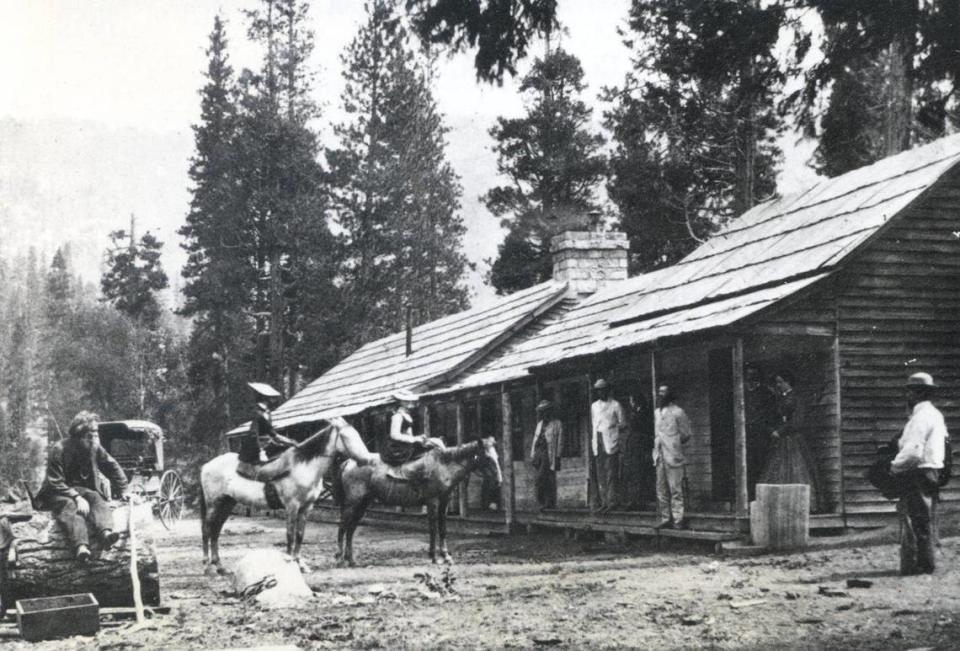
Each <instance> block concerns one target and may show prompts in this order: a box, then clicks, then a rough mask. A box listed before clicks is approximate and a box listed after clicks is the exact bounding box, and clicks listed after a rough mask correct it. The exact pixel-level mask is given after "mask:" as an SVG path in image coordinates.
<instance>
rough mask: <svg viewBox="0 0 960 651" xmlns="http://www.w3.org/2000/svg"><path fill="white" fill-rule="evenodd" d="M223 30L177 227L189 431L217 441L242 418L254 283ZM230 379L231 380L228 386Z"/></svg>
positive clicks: (217, 24) (217, 37) (217, 28)
mask: <svg viewBox="0 0 960 651" xmlns="http://www.w3.org/2000/svg"><path fill="white" fill-rule="evenodd" d="M227 45H228V43H227V36H226V27H225V25H224V23H223V21H222V19H221V18H220V17H219V16H217V17H216V18H214V23H213V29H212V31H211V33H210V37H209V45H208V47H207V70H206V84H205V85H204V87H203V88H202V89H201V91H200V95H201V101H200V111H201V114H200V123H199V124H197V125H195V126H194V127H193V131H194V146H195V150H194V155H193V157H192V159H191V162H190V169H189V176H190V180H191V183H192V188H191V195H192V196H191V201H190V211H189V213H188V214H187V219H186V224H185V225H184V227H183V228H181V230H180V234H181V235H182V236H183V238H184V244H183V247H184V248H185V249H186V251H187V253H188V256H189V257H188V259H187V264H186V265H185V266H184V269H183V277H184V279H185V280H186V283H185V285H184V288H183V292H184V296H185V302H184V306H183V308H182V310H181V311H182V313H183V314H185V315H187V316H191V317H193V318H194V322H193V329H192V331H191V336H190V343H189V350H190V354H189V360H190V363H189V368H188V371H187V373H188V382H189V385H190V387H191V392H192V395H191V404H192V406H193V410H194V413H195V414H196V418H195V419H194V422H193V423H192V425H191V429H192V431H193V433H194V434H195V435H196V437H197V438H199V439H203V442H204V443H207V444H212V443H214V442H215V441H216V439H217V438H218V437H219V434H220V432H222V431H223V430H224V429H225V428H226V427H228V426H229V425H231V424H232V423H233V421H234V420H235V419H234V416H233V414H235V413H238V412H239V413H242V411H241V409H242V406H243V402H244V401H243V398H244V393H243V390H242V388H243V384H242V380H243V379H244V378H245V377H248V376H249V375H250V370H249V366H250V364H251V363H252V345H253V339H254V336H255V333H254V330H253V328H252V323H251V321H252V319H250V318H249V314H250V312H252V311H253V308H252V304H251V302H252V300H253V295H254V291H255V288H256V283H257V276H256V268H255V267H254V266H253V265H252V264H251V262H250V258H251V255H252V249H253V229H252V228H251V226H250V224H249V223H248V222H247V220H245V219H244V217H245V214H244V212H243V210H242V199H243V196H244V194H243V192H242V188H241V187H240V185H239V181H240V178H241V176H240V174H239V163H238V157H239V155H240V154H239V152H238V147H237V140H238V130H239V117H238V109H237V102H238V99H237V94H238V89H237V88H236V85H235V81H234V77H233V69H232V67H231V66H230V63H229V57H228V53H227ZM231 379H232V381H231Z"/></svg>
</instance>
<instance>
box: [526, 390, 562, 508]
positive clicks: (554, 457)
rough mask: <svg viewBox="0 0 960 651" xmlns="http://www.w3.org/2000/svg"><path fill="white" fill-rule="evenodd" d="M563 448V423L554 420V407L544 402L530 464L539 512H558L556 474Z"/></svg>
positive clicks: (538, 412) (541, 403)
mask: <svg viewBox="0 0 960 651" xmlns="http://www.w3.org/2000/svg"><path fill="white" fill-rule="evenodd" d="M562 446H563V423H561V422H560V419H559V418H557V417H556V416H554V413H553V405H552V404H551V403H550V402H549V401H548V400H542V401H541V402H540V404H538V405H537V429H536V430H535V431H534V433H533V446H532V447H531V449H530V463H531V465H532V466H533V469H534V473H535V474H534V477H535V479H534V482H535V483H534V486H535V488H536V493H537V504H539V505H540V510H541V511H543V510H544V509H555V508H557V471H558V470H560V454H561V448H562Z"/></svg>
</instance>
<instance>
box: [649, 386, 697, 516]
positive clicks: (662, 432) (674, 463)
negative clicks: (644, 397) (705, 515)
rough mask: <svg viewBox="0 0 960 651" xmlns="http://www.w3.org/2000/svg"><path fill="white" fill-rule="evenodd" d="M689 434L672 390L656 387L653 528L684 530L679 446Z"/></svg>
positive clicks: (687, 419)
mask: <svg viewBox="0 0 960 651" xmlns="http://www.w3.org/2000/svg"><path fill="white" fill-rule="evenodd" d="M691 436H692V434H691V429H690V419H689V418H687V414H686V412H684V411H683V409H681V408H680V406H679V405H677V403H676V401H675V398H674V393H673V389H672V387H670V386H668V385H666V384H662V385H660V386H659V387H658V388H657V410H656V411H655V412H654V440H653V465H654V466H656V469H657V505H658V508H659V511H660V522H659V523H658V524H657V527H656V528H657V529H664V528H666V529H669V528H671V527H672V528H676V529H686V528H687V520H686V518H685V517H684V510H683V474H684V466H685V465H686V463H687V459H686V457H685V456H684V453H683V446H684V445H685V444H686V443H687V441H689V440H690V438H691Z"/></svg>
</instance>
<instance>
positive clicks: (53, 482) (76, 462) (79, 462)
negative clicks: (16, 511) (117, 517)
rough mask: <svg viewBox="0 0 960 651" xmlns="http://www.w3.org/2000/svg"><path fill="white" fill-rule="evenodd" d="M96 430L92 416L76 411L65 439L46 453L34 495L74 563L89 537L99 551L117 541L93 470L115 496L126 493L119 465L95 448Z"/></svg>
mask: <svg viewBox="0 0 960 651" xmlns="http://www.w3.org/2000/svg"><path fill="white" fill-rule="evenodd" d="M99 430H100V418H99V417H98V416H97V415H96V414H94V413H91V412H89V411H81V412H80V413H78V414H77V415H76V416H74V418H73V420H72V421H71V422H70V428H69V430H68V431H69V433H70V438H68V439H66V440H64V441H60V442H59V443H57V444H55V445H54V446H53V447H51V448H50V452H49V453H48V454H47V476H46V478H44V480H43V485H42V486H41V487H40V492H39V493H38V494H37V500H38V501H39V502H40V506H41V508H43V509H44V510H47V511H52V512H53V517H54V518H56V520H57V522H59V523H60V526H61V527H62V528H63V530H64V532H65V533H66V534H67V538H68V539H69V540H70V542H71V543H72V544H73V551H74V554H75V555H76V557H77V560H79V561H80V562H86V561H88V560H90V544H91V535H90V534H91V533H93V534H94V537H93V541H94V542H95V543H96V544H97V545H98V546H99V547H100V548H101V549H107V548H108V547H110V546H111V545H113V544H114V543H115V542H117V540H118V539H119V538H120V534H119V533H117V532H115V531H113V511H112V510H111V509H110V503H109V500H110V495H108V494H107V493H106V492H105V489H104V486H103V485H102V484H101V482H99V481H97V471H98V470H99V471H100V472H102V473H103V474H104V476H105V477H106V478H107V479H109V480H110V484H111V488H113V489H115V490H116V491H117V492H119V493H122V492H124V491H125V490H126V489H127V477H126V475H125V474H124V473H123V469H122V468H121V467H120V464H118V463H117V462H116V460H115V459H114V458H113V457H112V456H110V453H109V452H107V451H106V450H104V449H103V448H102V447H101V446H100V435H99Z"/></svg>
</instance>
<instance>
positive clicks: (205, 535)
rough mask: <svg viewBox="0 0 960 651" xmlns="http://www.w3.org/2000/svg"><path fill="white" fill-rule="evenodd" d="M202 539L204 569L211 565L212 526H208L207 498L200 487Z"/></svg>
mask: <svg viewBox="0 0 960 651" xmlns="http://www.w3.org/2000/svg"><path fill="white" fill-rule="evenodd" d="M200 537H201V538H202V539H203V567H204V569H206V567H207V565H208V564H209V563H210V526H209V525H208V524H207V498H206V496H205V495H204V494H203V486H202V485H201V486H200Z"/></svg>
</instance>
